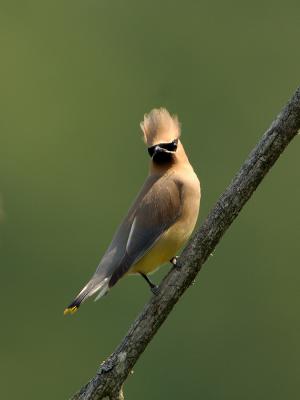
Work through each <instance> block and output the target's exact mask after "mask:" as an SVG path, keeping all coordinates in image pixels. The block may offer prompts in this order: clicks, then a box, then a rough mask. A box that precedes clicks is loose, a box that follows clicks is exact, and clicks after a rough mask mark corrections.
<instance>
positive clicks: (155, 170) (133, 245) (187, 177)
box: [65, 108, 200, 314]
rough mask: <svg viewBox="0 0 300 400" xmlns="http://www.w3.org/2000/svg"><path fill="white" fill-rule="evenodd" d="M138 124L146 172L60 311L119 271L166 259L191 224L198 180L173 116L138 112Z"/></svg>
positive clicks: (103, 288)
mask: <svg viewBox="0 0 300 400" xmlns="http://www.w3.org/2000/svg"><path fill="white" fill-rule="evenodd" d="M141 128H142V131H143V134H144V140H145V143H146V144H147V147H148V152H149V154H150V156H151V163H150V173H149V175H148V177H147V179H146V181H145V183H144V185H143V187H142V189H141V191H140V193H139V194H138V196H137V198H136V200H135V201H134V203H133V205H132V206H131V208H130V209H129V211H128V214H127V215H126V217H125V218H124V220H123V222H122V223H121V225H120V226H119V228H118V229H117V231H116V234H115V236H114V237H113V240H112V242H111V244H110V246H109V248H108V249H107V251H106V253H105V254H104V256H103V258H102V260H101V262H100V264H99V266H98V268H97V270H96V272H95V274H94V275H93V277H92V278H91V280H90V281H89V282H88V283H87V285H86V286H85V287H84V288H83V289H82V290H81V292H80V293H79V294H78V296H77V297H76V298H75V300H74V301H73V302H72V303H71V304H70V306H69V307H68V308H67V309H66V310H65V313H66V314H67V313H72V312H74V311H76V310H77V308H78V307H79V305H80V304H81V303H82V302H83V301H84V300H86V299H87V298H88V297H90V296H92V295H93V294H95V293H96V292H98V297H97V298H99V297H101V296H102V295H103V294H105V293H106V292H107V291H108V290H109V288H111V287H112V286H113V285H115V283H116V282H117V281H118V280H119V279H120V278H121V277H122V276H124V275H125V274H135V273H140V274H143V275H146V274H148V273H150V272H152V271H154V270H155V269H156V268H158V267H159V266H160V265H162V264H164V263H166V262H168V261H169V260H171V259H172V258H173V257H175V256H176V254H177V252H178V251H179V249H180V248H181V247H182V246H183V245H184V243H185V242H186V241H187V239H188V238H189V236H190V235H191V233H192V231H193V229H194V227H195V224H196V221H197V217H198V211H199V204H200V184H199V180H198V178H197V176H196V174H195V173H194V170H193V168H192V166H191V165H190V163H189V160H188V158H187V156H186V154H185V151H184V148H183V146H182V143H181V141H180V140H179V137H180V125H179V122H178V119H177V117H171V116H170V114H169V113H168V111H167V110H166V109H164V108H160V109H154V110H152V111H151V112H150V113H149V114H148V115H145V116H144V121H143V122H142V123H141ZM150 284H151V283H150ZM152 286H153V285H152Z"/></svg>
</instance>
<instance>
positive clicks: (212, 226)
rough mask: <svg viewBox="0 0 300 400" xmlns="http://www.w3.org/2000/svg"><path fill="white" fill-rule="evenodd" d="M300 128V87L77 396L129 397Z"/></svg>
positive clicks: (89, 399)
mask: <svg viewBox="0 0 300 400" xmlns="http://www.w3.org/2000/svg"><path fill="white" fill-rule="evenodd" d="M299 129H300V87H299V88H298V89H297V90H296V92H295V94H294V95H293V96H292V98H291V100H290V101H289V102H288V104H287V105H286V106H285V107H284V109H283V110H282V112H281V113H280V114H279V115H278V117H277V118H276V119H275V120H274V122H273V123H272V125H271V126H270V128H269V129H268V130H267V131H266V132H265V134H264V135H263V136H262V138H261V140H260V141H259V143H258V144H257V145H256V147H255V148H254V149H253V150H252V152H251V153H250V155H249V157H248V159H247V160H246V161H245V162H244V164H243V165H242V167H241V169H240V170H239V172H238V173H237V174H236V176H235V177H234V178H233V180H232V182H231V183H230V185H229V186H228V188H227V189H226V190H225V192H224V193H223V194H222V195H221V197H220V198H219V200H218V201H217V203H216V205H215V206H214V207H213V209H212V210H211V211H210V213H209V215H208V216H207V218H206V220H205V221H204V222H203V224H202V225H201V227H200V228H199V230H198V231H197V232H196V234H195V235H194V236H193V238H192V239H191V240H190V241H189V243H188V245H187V246H186V248H185V249H184V251H183V252H182V254H181V256H180V258H179V259H178V262H177V266H176V267H174V268H173V269H172V270H171V271H170V272H169V273H168V274H167V276H166V277H165V278H164V279H163V281H162V283H161V284H160V288H159V289H160V290H159V294H158V295H157V296H153V297H152V298H151V299H150V301H149V302H148V304H146V305H145V307H144V309H143V311H142V312H141V313H140V315H139V316H138V317H137V319H136V320H135V321H134V322H133V324H132V326H131V327H130V329H129V331H128V333H127V335H126V336H125V337H124V339H123V340H122V341H121V343H120V344H119V346H118V347H117V349H116V350H115V351H114V352H113V353H112V354H111V355H110V356H109V357H108V358H107V359H106V360H105V361H104V362H103V363H102V364H101V366H100V367H99V370H98V372H97V374H96V375H95V376H94V377H93V378H92V379H91V380H90V381H89V382H88V383H87V384H86V385H85V386H83V387H82V388H81V390H80V391H79V392H78V393H76V394H75V395H74V396H73V397H72V400H99V399H106V398H107V399H110V400H113V399H118V400H121V399H123V393H122V389H121V388H122V385H123V383H124V381H125V380H126V378H127V376H128V374H129V373H130V372H131V370H132V368H133V366H134V364H135V363H136V362H137V360H138V359H139V357H140V355H141V354H142V353H143V351H144V350H145V348H146V347H147V345H148V344H149V342H150V341H151V339H152V338H153V336H154V335H155V334H156V332H157V330H158V329H159V327H160V326H161V325H162V323H163V322H164V321H165V319H166V318H167V316H168V315H169V313H170V312H171V310H172V308H173V307H174V305H175V304H176V303H177V301H178V300H179V299H180V297H181V296H182V294H183V293H184V292H185V290H186V289H187V288H188V287H189V286H190V285H191V284H192V283H193V281H194V279H195V277H196V275H197V274H198V272H199V271H200V269H201V267H202V265H203V264H204V262H205V261H206V260H207V258H208V257H209V255H210V254H211V253H212V252H213V250H214V249H215V247H216V245H217V244H218V242H219V240H220V239H221V237H222V236H223V234H224V233H225V232H226V230H227V229H228V228H229V226H230V225H231V224H232V222H233V221H234V219H235V218H236V217H237V216H238V214H239V212H240V211H241V209H242V208H243V206H244V204H245V203H246V202H247V201H248V200H249V198H250V197H251V195H252V194H253V192H254V191H255V189H256V188H257V186H258V185H259V184H260V182H261V181H262V179H263V178H264V177H265V175H266V174H267V172H268V171H269V170H270V169H271V167H272V166H273V164H274V163H275V162H276V160H277V159H278V157H279V156H280V154H281V153H282V152H283V150H284V149H285V148H286V147H287V145H288V144H289V143H290V142H291V140H292V139H293V138H294V137H295V136H296V135H297V133H298V131H299Z"/></svg>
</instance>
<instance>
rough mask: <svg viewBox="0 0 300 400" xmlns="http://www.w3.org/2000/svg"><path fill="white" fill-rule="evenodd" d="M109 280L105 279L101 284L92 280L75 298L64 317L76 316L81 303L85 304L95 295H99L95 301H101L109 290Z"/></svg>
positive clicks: (65, 311)
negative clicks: (68, 315)
mask: <svg viewBox="0 0 300 400" xmlns="http://www.w3.org/2000/svg"><path fill="white" fill-rule="evenodd" d="M108 284H109V278H108V277H107V278H104V279H102V280H101V281H100V282H99V280H98V279H97V281H95V280H94V278H92V279H91V280H90V281H89V282H88V283H87V284H86V285H85V287H84V288H83V289H82V290H81V292H80V293H79V294H78V295H77V296H76V297H75V299H74V300H73V301H72V303H71V304H70V305H69V306H68V307H67V308H66V309H65V310H64V315H67V314H74V313H75V312H76V311H77V310H78V308H79V306H80V304H81V303H83V302H84V301H85V300H86V299H87V298H89V297H91V296H92V295H93V294H95V293H97V292H99V293H98V295H97V297H96V299H95V300H98V299H100V297H102V296H104V295H105V294H106V293H107V292H108V290H109V285H108Z"/></svg>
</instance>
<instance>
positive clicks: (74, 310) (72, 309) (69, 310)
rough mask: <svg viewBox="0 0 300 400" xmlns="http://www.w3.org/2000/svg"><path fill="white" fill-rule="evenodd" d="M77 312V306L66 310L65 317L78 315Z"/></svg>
mask: <svg viewBox="0 0 300 400" xmlns="http://www.w3.org/2000/svg"><path fill="white" fill-rule="evenodd" d="M77 310H78V307H77V306H74V307H71V308H66V309H65V310H64V315H68V314H74V313H76V311H77Z"/></svg>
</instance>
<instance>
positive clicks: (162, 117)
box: [140, 108, 180, 147]
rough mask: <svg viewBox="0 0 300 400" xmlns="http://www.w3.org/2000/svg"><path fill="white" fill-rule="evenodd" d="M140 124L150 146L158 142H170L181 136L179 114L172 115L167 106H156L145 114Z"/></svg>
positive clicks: (145, 139)
mask: <svg viewBox="0 0 300 400" xmlns="http://www.w3.org/2000/svg"><path fill="white" fill-rule="evenodd" d="M140 126H141V129H142V131H143V133H144V141H145V143H146V144H147V146H148V147H151V146H153V145H155V144H158V143H170V142H172V141H173V140H174V139H178V138H179V136H180V123H179V121H178V118H177V116H176V115H172V116H171V115H170V114H169V112H168V110H166V109H165V108H154V109H153V110H152V111H150V113H149V114H145V115H144V121H142V122H141V124H140Z"/></svg>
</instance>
